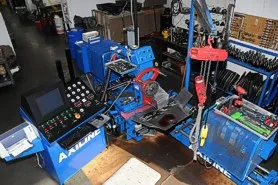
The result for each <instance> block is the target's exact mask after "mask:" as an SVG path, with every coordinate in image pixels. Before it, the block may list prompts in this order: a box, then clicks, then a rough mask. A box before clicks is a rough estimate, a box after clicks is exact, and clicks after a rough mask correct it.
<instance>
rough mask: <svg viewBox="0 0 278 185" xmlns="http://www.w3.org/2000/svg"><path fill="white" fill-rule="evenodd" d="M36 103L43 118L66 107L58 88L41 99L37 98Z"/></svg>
mask: <svg viewBox="0 0 278 185" xmlns="http://www.w3.org/2000/svg"><path fill="white" fill-rule="evenodd" d="M36 103H37V105H38V108H39V110H40V113H41V115H42V116H46V115H47V114H49V113H51V112H52V111H55V110H56V109H58V108H60V107H61V106H63V105H64V102H63V99H62V96H61V93H60V91H59V89H58V88H56V89H54V90H52V91H49V92H48V93H46V94H44V95H42V96H40V97H37V98H36Z"/></svg>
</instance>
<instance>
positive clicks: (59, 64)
mask: <svg viewBox="0 0 278 185" xmlns="http://www.w3.org/2000/svg"><path fill="white" fill-rule="evenodd" d="M55 64H56V69H57V73H58V77H59V78H60V79H61V80H62V82H63V83H64V84H65V83H66V80H65V76H64V71H63V66H62V62H61V60H55Z"/></svg>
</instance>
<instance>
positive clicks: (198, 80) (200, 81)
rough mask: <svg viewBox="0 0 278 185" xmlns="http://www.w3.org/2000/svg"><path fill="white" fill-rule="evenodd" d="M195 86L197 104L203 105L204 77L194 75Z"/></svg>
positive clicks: (204, 97) (204, 98) (204, 99)
mask: <svg viewBox="0 0 278 185" xmlns="http://www.w3.org/2000/svg"><path fill="white" fill-rule="evenodd" d="M195 88H196V92H197V96H198V101H199V104H200V105H203V104H204V103H205V102H206V100H207V96H206V85H205V80H204V77H202V76H196V77H195Z"/></svg>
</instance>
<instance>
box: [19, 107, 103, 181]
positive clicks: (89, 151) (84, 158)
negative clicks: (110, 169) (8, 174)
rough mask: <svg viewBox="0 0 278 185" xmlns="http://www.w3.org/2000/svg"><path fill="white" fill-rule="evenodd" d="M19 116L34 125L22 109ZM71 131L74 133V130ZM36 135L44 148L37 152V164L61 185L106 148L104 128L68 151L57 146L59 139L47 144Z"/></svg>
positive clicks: (41, 136)
mask: <svg viewBox="0 0 278 185" xmlns="http://www.w3.org/2000/svg"><path fill="white" fill-rule="evenodd" d="M102 111H103V110H102ZM102 111H100V112H102ZM100 112H98V113H96V114H94V115H93V116H91V117H90V118H89V119H88V120H86V121H84V122H82V123H80V124H79V126H80V125H82V124H85V122H87V121H89V120H91V119H93V118H94V117H95V116H97V115H99V114H100ZM20 115H21V117H22V118H23V119H24V120H26V122H29V123H30V124H33V125H34V123H33V121H32V119H31V118H30V117H29V116H28V115H27V114H26V113H25V112H24V111H23V109H20ZM71 131H74V129H73V130H71ZM69 133H70V132H69ZM69 133H67V134H69ZM38 134H39V135H40V140H41V141H40V142H39V143H40V145H42V146H43V148H44V150H38V151H37V152H38V153H37V155H38V158H39V163H40V165H41V166H42V168H43V169H44V170H45V171H46V172H47V173H48V174H49V175H50V176H51V177H52V178H53V179H55V180H56V181H57V182H59V184H61V185H62V184H64V183H65V182H66V181H68V180H69V179H70V178H71V177H72V176H74V175H75V174H76V173H77V172H78V171H79V170H81V168H82V167H83V166H84V165H86V164H87V163H88V162H90V161H91V160H92V159H94V158H95V157H96V156H97V155H98V154H100V153H101V152H102V151H103V150H104V149H105V148H106V146H107V143H106V135H105V129H104V126H102V127H100V128H99V129H97V130H95V131H94V132H92V133H90V134H88V135H87V136H86V137H85V138H83V139H82V140H80V141H79V142H78V143H77V144H76V145H75V146H74V147H72V148H71V149H69V150H66V149H64V148H62V147H61V146H60V145H59V144H58V141H59V140H60V139H61V138H59V139H58V140H56V141H54V142H52V143H49V142H48V140H46V138H45V137H44V136H43V134H41V133H40V132H39V131H38ZM63 137H64V136H63Z"/></svg>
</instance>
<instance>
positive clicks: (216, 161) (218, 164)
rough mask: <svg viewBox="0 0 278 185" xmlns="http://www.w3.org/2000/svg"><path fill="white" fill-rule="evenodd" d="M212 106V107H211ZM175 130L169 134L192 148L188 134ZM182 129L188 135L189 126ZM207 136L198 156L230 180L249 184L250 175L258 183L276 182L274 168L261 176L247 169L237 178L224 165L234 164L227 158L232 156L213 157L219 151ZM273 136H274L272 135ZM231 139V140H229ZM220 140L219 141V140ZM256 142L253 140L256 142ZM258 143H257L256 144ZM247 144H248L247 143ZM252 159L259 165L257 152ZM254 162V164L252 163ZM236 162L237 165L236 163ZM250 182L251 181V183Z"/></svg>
mask: <svg viewBox="0 0 278 185" xmlns="http://www.w3.org/2000/svg"><path fill="white" fill-rule="evenodd" d="M212 108H213V107H212ZM212 108H209V110H211V109H212ZM205 114H206V112H205V113H204V115H205ZM210 114H211V115H210V116H209V119H208V120H209V121H208V123H209V122H210V120H211V121H212V122H214V121H215V120H213V119H212V116H215V115H213V110H212V111H210ZM191 122H192V120H191V119H190V120H188V121H187V122H186V123H185V124H190V123H191ZM216 124H217V125H219V123H218V122H217V123H216ZM182 126H183V125H179V126H177V127H176V129H175V130H179V128H181V127H182ZM232 127H234V126H233V125H232V123H231V125H229V128H232ZM209 129H210V130H211V128H209ZM175 130H174V131H173V132H172V133H171V135H172V136H173V137H174V138H175V139H177V140H178V141H180V142H181V143H182V144H183V145H185V146H186V147H187V148H189V149H192V145H191V143H190V141H189V138H188V136H185V135H184V134H182V133H181V132H175ZM182 130H183V131H184V133H186V134H187V135H189V133H190V130H191V129H190V128H189V127H185V128H183V129H182ZM235 130H237V129H235ZM211 135H214V134H211ZM211 135H210V132H209V136H211ZM209 136H208V138H207V141H206V143H205V146H204V147H202V148H199V151H198V153H197V154H198V156H199V157H200V158H202V159H203V160H204V161H206V162H207V163H208V164H210V165H212V166H213V167H214V168H216V169H217V170H218V171H220V172H221V173H222V174H224V175H225V176H226V177H227V178H229V179H231V180H232V181H234V182H235V183H236V184H238V185H249V184H250V183H251V182H250V180H248V178H247V176H249V177H251V178H252V179H254V180H256V181H258V182H259V183H260V184H263V185H272V184H277V182H278V172H277V171H274V170H272V171H271V172H270V173H269V174H267V175H264V176H262V175H260V174H256V173H254V171H251V172H250V171H249V173H247V171H245V173H246V174H245V175H246V176H243V174H241V175H242V177H241V178H242V179H240V178H239V176H238V175H237V174H236V173H235V172H234V171H230V170H228V169H227V168H226V167H229V165H231V164H234V163H231V161H230V160H229V158H230V157H232V156H230V155H228V154H224V155H223V158H225V157H226V158H227V160H225V161H224V162H223V159H222V160H221V158H217V157H215V156H217V155H219V152H217V151H215V150H216V149H215V147H216V146H213V145H211V143H209V141H208V140H209ZM232 136H234V135H233V134H232ZM225 137H227V135H226V136H225ZM274 137H275V136H274ZM274 137H272V138H270V140H269V142H272V140H273V139H274ZM227 141H229V139H227ZM230 141H231V140H230ZM219 142H220V141H219ZM257 142H260V143H261V144H265V145H267V143H265V142H263V141H262V140H261V139H258V141H257ZM257 142H255V143H256V144H257ZM244 144H246V143H245V142H244ZM216 145H218V144H216ZM257 145H258V144H257ZM247 146H248V145H247ZM260 146H261V145H260ZM205 148H208V150H209V151H212V152H213V151H215V153H214V155H212V154H210V153H212V152H210V153H207V150H206V149H205ZM224 150H226V149H225V148H224V149H223V151H224ZM253 156H254V157H253V158H252V159H253V161H252V162H251V163H252V165H259V164H260V163H261V161H262V160H259V159H258V158H259V157H258V156H259V154H256V155H255V153H253ZM248 160H251V159H248ZM241 162H243V161H241ZM241 162H240V161H239V162H237V163H235V164H236V165H235V166H237V167H238V169H240V168H242V167H240V163H241ZM253 163H254V164H253ZM237 164H238V165H237ZM254 168H255V167H253V168H252V170H253V169H254ZM246 169H249V170H251V168H248V167H246ZM235 175H237V176H235ZM251 184H252V183H251Z"/></svg>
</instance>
